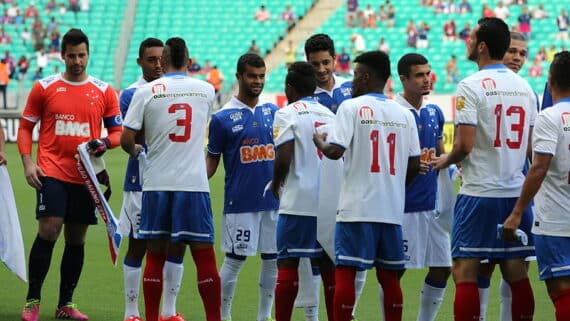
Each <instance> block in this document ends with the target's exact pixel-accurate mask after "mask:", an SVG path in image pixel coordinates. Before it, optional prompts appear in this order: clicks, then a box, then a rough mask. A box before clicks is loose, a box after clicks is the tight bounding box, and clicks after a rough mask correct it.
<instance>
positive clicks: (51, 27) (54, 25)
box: [45, 17, 58, 35]
mask: <svg viewBox="0 0 570 321" xmlns="http://www.w3.org/2000/svg"><path fill="white" fill-rule="evenodd" d="M57 25H58V23H57V21H55V17H51V18H50V19H49V22H48V24H47V25H46V31H45V33H46V34H47V35H50V34H51V33H52V31H53V30H54V29H56V28H57Z"/></svg>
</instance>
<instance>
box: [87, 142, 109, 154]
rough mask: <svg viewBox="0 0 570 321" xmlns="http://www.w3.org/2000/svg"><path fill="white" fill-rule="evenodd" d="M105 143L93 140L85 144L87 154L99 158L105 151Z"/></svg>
mask: <svg viewBox="0 0 570 321" xmlns="http://www.w3.org/2000/svg"><path fill="white" fill-rule="evenodd" d="M107 147H108V146H107V142H106V141H105V140H104V139H101V138H95V139H92V140H90V141H89V142H87V152H88V153H89V154H90V155H93V156H95V157H101V156H103V154H105V152H106V151H107Z"/></svg>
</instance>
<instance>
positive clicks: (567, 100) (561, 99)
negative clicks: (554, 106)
mask: <svg viewBox="0 0 570 321" xmlns="http://www.w3.org/2000/svg"><path fill="white" fill-rule="evenodd" d="M557 102H558V103H570V97H564V98H560V99H559V100H558V101H557Z"/></svg>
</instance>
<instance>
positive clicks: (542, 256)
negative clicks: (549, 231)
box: [534, 235, 570, 281]
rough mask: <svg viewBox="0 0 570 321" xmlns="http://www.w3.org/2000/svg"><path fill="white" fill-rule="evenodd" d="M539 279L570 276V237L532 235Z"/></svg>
mask: <svg viewBox="0 0 570 321" xmlns="http://www.w3.org/2000/svg"><path fill="white" fill-rule="evenodd" d="M534 243H535V246H536V260H537V262H538V273H539V277H540V279H541V280H543V281H544V280H547V279H552V278H559V277H566V276H570V237H562V236H549V235H534Z"/></svg>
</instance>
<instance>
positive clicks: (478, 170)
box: [433, 18, 536, 321]
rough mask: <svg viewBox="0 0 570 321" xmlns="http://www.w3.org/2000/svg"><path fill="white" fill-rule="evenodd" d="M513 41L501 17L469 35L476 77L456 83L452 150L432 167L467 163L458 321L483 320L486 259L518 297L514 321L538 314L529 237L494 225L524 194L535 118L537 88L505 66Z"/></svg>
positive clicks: (526, 227)
mask: <svg viewBox="0 0 570 321" xmlns="http://www.w3.org/2000/svg"><path fill="white" fill-rule="evenodd" d="M509 43H510V34H509V30H508V27H507V25H506V24H505V22H504V21H502V20H501V19H498V18H483V19H481V20H479V22H478V25H477V26H476V27H475V28H474V29H473V30H472V32H471V35H470V38H469V41H468V44H467V49H468V58H469V59H470V60H472V61H474V62H476V63H477V66H478V67H479V71H478V72H476V73H475V74H473V75H471V76H469V77H467V78H466V79H464V80H463V81H461V82H460V83H459V85H458V88H457V94H456V96H457V102H456V105H455V109H456V120H455V123H456V125H457V129H456V133H457V135H456V138H455V141H454V144H453V149H452V151H451V152H450V153H449V154H446V155H442V156H441V157H438V158H436V159H435V160H434V162H433V164H434V168H435V169H443V168H446V167H448V166H449V165H451V164H455V163H458V162H461V164H462V172H463V184H462V186H461V188H460V190H459V195H458V197H457V203H456V205H455V213H454V219H455V220H454V223H453V230H452V240H451V249H452V257H453V268H452V273H453V278H454V281H455V284H456V292H455V301H454V314H455V320H456V321H464V320H474V319H475V320H476V319H478V318H479V316H480V300H479V292H478V285H477V275H478V271H479V264H480V261H481V259H489V260H490V261H492V262H499V263H500V265H501V272H502V274H503V278H504V279H505V281H506V282H508V283H509V285H510V287H511V289H512V293H513V296H512V316H513V321H519V320H527V319H532V316H533V312H534V298H533V294H532V289H531V287H530V283H529V280H528V276H527V272H526V268H525V266H524V265H525V263H524V260H525V257H527V256H531V255H533V253H534V244H533V241H532V238H530V239H529V242H528V244H527V245H523V244H521V242H516V243H513V242H505V241H504V240H501V239H498V238H497V224H500V223H502V222H503V221H504V220H505V218H506V217H507V215H508V214H509V213H510V211H511V210H512V207H513V206H514V203H515V201H516V197H517V196H518V194H519V193H520V189H521V186H522V182H523V180H524V175H523V173H522V170H523V166H524V164H525V162H526V158H527V148H528V147H529V146H530V144H529V139H530V137H531V131H532V126H533V125H534V120H535V118H536V96H535V94H534V92H533V90H532V89H531V88H530V86H529V84H528V83H527V82H526V81H525V80H524V79H523V78H521V77H520V76H518V75H517V74H515V73H514V72H512V71H511V70H509V69H508V68H507V67H506V66H505V65H503V64H502V60H503V56H504V54H505V52H506V51H507V49H508V48H509ZM531 224H532V213H531V211H530V210H529V209H526V210H525V217H524V220H523V222H522V224H521V229H522V230H523V231H525V232H526V233H527V234H528V233H530V226H531Z"/></svg>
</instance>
